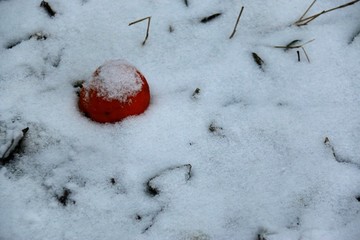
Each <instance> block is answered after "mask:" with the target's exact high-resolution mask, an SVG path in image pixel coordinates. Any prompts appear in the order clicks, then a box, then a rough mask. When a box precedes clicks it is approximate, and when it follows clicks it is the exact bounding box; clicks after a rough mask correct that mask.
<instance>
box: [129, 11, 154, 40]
mask: <svg viewBox="0 0 360 240" xmlns="http://www.w3.org/2000/svg"><path fill="white" fill-rule="evenodd" d="M144 20H148V24H147V28H146V36H145V39H144V41H143V43H142V45H145V43H146V40H147V39H148V37H149V29H150V21H151V16H149V17H146V18H142V19H139V20H136V21H134V22H131V23H129V26H131V25H133V24H136V23H139V22H142V21H144Z"/></svg>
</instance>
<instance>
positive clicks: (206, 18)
mask: <svg viewBox="0 0 360 240" xmlns="http://www.w3.org/2000/svg"><path fill="white" fill-rule="evenodd" d="M219 16H221V13H215V14H213V15H210V16H208V17H204V18H203V19H201V20H200V22H201V23H207V22H210V21H212V20H214V19H215V18H217V17H219Z"/></svg>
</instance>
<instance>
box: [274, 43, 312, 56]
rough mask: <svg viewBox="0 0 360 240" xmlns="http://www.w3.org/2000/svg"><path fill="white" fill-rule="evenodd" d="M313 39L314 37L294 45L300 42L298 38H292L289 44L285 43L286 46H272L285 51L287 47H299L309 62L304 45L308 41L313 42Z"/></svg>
mask: <svg viewBox="0 0 360 240" xmlns="http://www.w3.org/2000/svg"><path fill="white" fill-rule="evenodd" d="M314 40H315V39H311V40H310V41H307V42H305V43H303V44H300V45H295V44H296V43H298V42H300V40H294V41H292V42H290V43H289V44H287V45H286V46H274V48H283V49H284V50H285V51H287V50H289V49H295V48H301V49H302V50H303V52H304V54H305V57H306V59H307V60H308V62H310V58H309V56H308V54H307V52H306V51H305V48H304V46H305V45H306V44H308V43H311V42H313V41H314Z"/></svg>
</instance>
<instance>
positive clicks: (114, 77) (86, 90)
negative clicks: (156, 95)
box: [79, 60, 150, 123]
mask: <svg viewBox="0 0 360 240" xmlns="http://www.w3.org/2000/svg"><path fill="white" fill-rule="evenodd" d="M149 103H150V89H149V85H148V83H147V81H146V79H145V77H144V76H143V75H142V74H141V73H140V71H139V70H137V69H136V68H135V67H134V66H132V65H131V64H129V63H127V62H126V61H123V60H111V61H107V62H105V63H104V64H103V65H102V66H100V67H99V68H98V69H96V71H95V72H94V73H93V75H92V78H91V79H90V81H89V82H86V83H85V84H84V85H83V87H82V89H81V91H80V98H79V108H80V110H81V111H82V112H84V114H85V115H86V116H88V117H89V118H90V119H92V120H93V121H96V122H100V123H113V122H117V121H121V120H122V119H124V118H126V117H128V116H131V115H139V114H141V113H143V112H144V111H145V110H146V109H147V107H148V106H149Z"/></svg>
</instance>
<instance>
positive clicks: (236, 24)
mask: <svg viewBox="0 0 360 240" xmlns="http://www.w3.org/2000/svg"><path fill="white" fill-rule="evenodd" d="M243 10H244V6H242V7H241V10H240V13H239V16H238V18H237V20H236V23H235V26H234V30H233V32H232V33H231V35H230V37H229V39H231V38H232V37H233V36H234V35H235V32H236V28H237V26H238V24H239V22H240V17H241V15H242V12H243Z"/></svg>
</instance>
